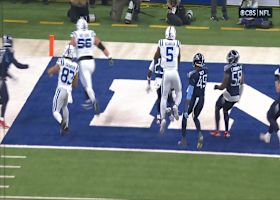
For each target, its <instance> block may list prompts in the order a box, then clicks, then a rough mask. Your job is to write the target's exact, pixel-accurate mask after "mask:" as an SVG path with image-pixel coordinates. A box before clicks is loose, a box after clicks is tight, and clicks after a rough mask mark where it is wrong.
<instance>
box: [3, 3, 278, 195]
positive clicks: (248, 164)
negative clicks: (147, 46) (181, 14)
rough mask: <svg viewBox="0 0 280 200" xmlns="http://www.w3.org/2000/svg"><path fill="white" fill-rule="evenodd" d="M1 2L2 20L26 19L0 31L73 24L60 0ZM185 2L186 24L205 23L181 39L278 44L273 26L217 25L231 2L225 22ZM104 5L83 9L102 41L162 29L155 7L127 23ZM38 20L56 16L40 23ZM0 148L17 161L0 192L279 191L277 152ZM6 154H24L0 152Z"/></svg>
mask: <svg viewBox="0 0 280 200" xmlns="http://www.w3.org/2000/svg"><path fill="white" fill-rule="evenodd" d="M1 5H2V9H1V12H2V20H7V19H13V20H26V21H27V23H8V22H4V23H3V26H2V31H3V32H5V33H10V34H12V35H13V36H14V37H16V38H38V39H48V36H49V34H54V35H55V37H56V39H68V38H69V34H70V32H71V31H72V30H74V29H75V25H74V24H71V23H70V22H69V20H68V19H67V17H66V12H67V9H68V4H64V3H51V4H49V5H48V6H44V5H42V4H41V2H40V3H30V4H20V3H18V4H12V3H10V2H9V1H1ZM191 8H192V9H193V10H194V13H195V15H196V17H197V21H196V22H194V24H193V26H209V30H190V29H186V28H185V27H179V28H177V30H178V38H179V39H180V40H181V41H182V43H184V44H205V45H207V44H209V45H210V44H211V45H242V46H273V47H280V40H279V36H280V32H279V31H276V32H263V31H257V30H255V29H252V30H244V31H222V30H221V27H237V25H235V24H236V22H237V20H238V18H237V8H236V7H229V16H230V17H231V18H230V20H229V21H226V22H224V21H219V22H210V21H209V13H210V8H209V7H206V6H202V7H200V6H191ZM109 10H110V7H108V6H100V5H98V6H96V8H93V9H91V11H93V12H95V13H96V15H97V19H98V23H100V25H99V26H94V27H92V28H94V29H95V30H96V32H97V33H98V35H100V37H101V38H102V39H103V40H105V41H123V42H149V43H155V42H157V41H158V39H159V38H161V37H162V36H163V30H164V29H156V28H150V25H155V24H158V25H164V24H165V23H164V21H162V20H160V19H162V18H164V17H165V9H163V8H161V7H143V9H142V10H143V11H144V12H146V13H152V14H153V15H155V16H156V17H154V18H151V17H149V16H146V15H140V21H139V23H138V27H134V28H123V27H112V24H113V23H114V22H112V21H111V20H110V19H109V18H108V13H109ZM40 21H52V22H54V21H55V22H63V24H62V25H45V24H40ZM273 22H274V24H275V26H276V27H275V28H279V27H280V10H279V9H274V18H273ZM112 33H113V34H112ZM276 56H279V55H276ZM22 134H24V131H23V133H22ZM0 149H1V160H0V161H1V164H0V165H1V166H20V167H18V168H17V167H16V168H4V167H1V168H0V176H1V175H5V176H14V177H13V178H3V177H0V185H9V188H0V196H1V197H0V199H1V198H2V199H10V198H11V199H70V198H75V199H79V198H78V197H80V198H92V199H93V198H102V199H104V198H113V199H131V200H170V199H174V200H181V199H182V200H186V199H187V200H225V199H227V200H235V199H239V200H278V199H279V196H280V192H279V180H280V174H279V168H280V162H279V158H263V157H243V156H221V155H193V154H177V153H152V152H149V153H148V152H129V151H99V150H98V151H97V150H65V149H64V150H63V149H47V148H43V149H41V148H40V149H34V148H10V147H5V146H4V147H3V146H2V147H1V148H0ZM8 155H14V156H15V155H16V156H25V157H24V158H6V157H3V156H8ZM4 196H5V197H4ZM9 196H10V197H9ZM44 197H45V198H44ZM48 197H49V198H48ZM58 197H65V198H58Z"/></svg>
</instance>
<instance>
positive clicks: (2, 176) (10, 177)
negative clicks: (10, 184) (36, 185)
mask: <svg viewBox="0 0 280 200" xmlns="http://www.w3.org/2000/svg"><path fill="white" fill-rule="evenodd" d="M12 178H15V176H10V175H0V179H12Z"/></svg>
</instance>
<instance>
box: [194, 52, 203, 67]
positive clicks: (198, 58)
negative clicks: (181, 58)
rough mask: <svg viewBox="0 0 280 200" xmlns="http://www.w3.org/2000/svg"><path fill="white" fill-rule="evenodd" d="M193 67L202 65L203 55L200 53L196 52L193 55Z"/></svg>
mask: <svg viewBox="0 0 280 200" xmlns="http://www.w3.org/2000/svg"><path fill="white" fill-rule="evenodd" d="M192 64H193V67H195V66H198V67H203V66H204V56H203V55H202V54H201V53H197V54H195V55H194V57H193V62H192Z"/></svg>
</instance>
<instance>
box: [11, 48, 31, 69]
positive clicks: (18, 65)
mask: <svg viewBox="0 0 280 200" xmlns="http://www.w3.org/2000/svg"><path fill="white" fill-rule="evenodd" d="M9 60H10V61H11V63H13V64H14V65H15V66H16V67H17V68H19V69H27V68H28V65H25V64H21V63H19V62H18V61H17V60H16V59H15V57H14V52H12V51H10V52H9Z"/></svg>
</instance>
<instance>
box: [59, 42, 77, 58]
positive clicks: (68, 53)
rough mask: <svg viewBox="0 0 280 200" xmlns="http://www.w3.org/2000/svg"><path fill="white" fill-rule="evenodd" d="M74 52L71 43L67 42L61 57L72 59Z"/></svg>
mask: <svg viewBox="0 0 280 200" xmlns="http://www.w3.org/2000/svg"><path fill="white" fill-rule="evenodd" d="M74 53H75V48H74V46H73V45H70V44H68V45H67V46H66V47H65V49H64V52H63V55H62V56H63V57H64V58H70V59H73V58H74Z"/></svg>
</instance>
